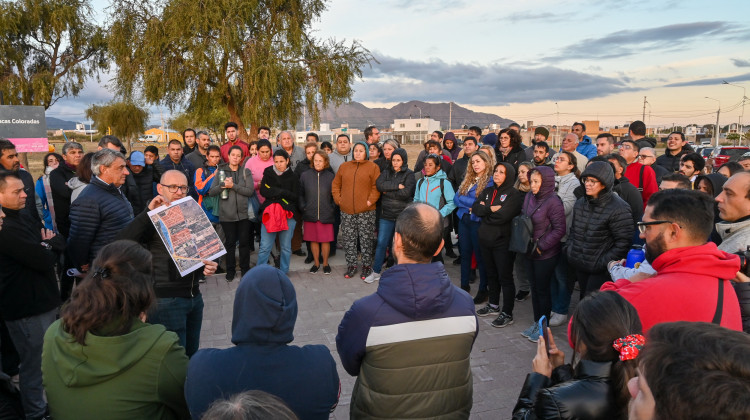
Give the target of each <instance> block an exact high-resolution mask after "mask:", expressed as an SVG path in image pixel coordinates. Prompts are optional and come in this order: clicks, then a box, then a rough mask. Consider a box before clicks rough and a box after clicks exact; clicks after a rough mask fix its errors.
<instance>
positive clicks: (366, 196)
mask: <svg viewBox="0 0 750 420" xmlns="http://www.w3.org/2000/svg"><path fill="white" fill-rule="evenodd" d="M379 176H380V168H378V165H376V164H374V163H372V162H370V161H369V160H363V161H356V160H355V161H349V162H344V163H342V164H341V166H340V167H339V171H338V172H336V177H335V178H333V185H332V187H331V190H332V192H333V201H335V202H336V204H337V205H338V206H339V207H340V208H341V211H343V212H344V213H346V214H359V213H364V212H366V211H372V210H375V203H377V202H378V199H379V198H380V191H378V188H377V187H376V186H375V182H376V181H377V180H378V177H379ZM368 201H369V202H370V205H369V206H368V205H367V202H368Z"/></svg>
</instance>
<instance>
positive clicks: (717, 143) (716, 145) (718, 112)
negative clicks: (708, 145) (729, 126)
mask: <svg viewBox="0 0 750 420" xmlns="http://www.w3.org/2000/svg"><path fill="white" fill-rule="evenodd" d="M706 99H710V100H712V101H716V102H718V103H719V109H718V110H716V130H714V131H716V137H715V138H714V147H719V114H721V101H720V100H718V99H716V98H710V97H708V96H706Z"/></svg>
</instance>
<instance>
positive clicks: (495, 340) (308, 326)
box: [201, 252, 571, 420]
mask: <svg viewBox="0 0 750 420" xmlns="http://www.w3.org/2000/svg"><path fill="white" fill-rule="evenodd" d="M343 254H344V253H343V252H338V253H337V255H336V256H335V257H334V258H332V259H331V262H330V265H331V267H332V269H333V273H332V274H331V275H324V274H322V272H320V273H318V274H310V273H309V271H308V270H309V267H310V266H309V265H305V264H304V257H298V256H294V255H293V256H292V261H291V269H290V273H289V278H290V279H291V280H292V283H293V284H294V287H295V289H296V291H297V302H298V305H299V313H298V315H297V324H296V326H295V329H294V342H293V344H296V345H300V346H302V345H305V344H323V345H325V346H327V347H328V348H329V349H330V350H331V353H332V354H333V357H334V359H335V360H336V363H337V365H338V373H339V378H340V379H341V399H340V401H339V405H338V408H337V409H336V411H335V412H334V413H333V414H332V415H331V418H332V419H348V418H349V401H350V400H351V392H352V388H353V387H354V381H355V378H354V377H351V376H349V374H348V373H346V371H345V370H344V369H343V367H342V366H341V363H340V360H339V357H338V353H337V352H336V332H337V330H338V325H339V322H340V321H341V319H342V318H343V316H344V313H345V312H346V311H347V310H348V309H349V307H350V306H351V305H352V303H353V302H354V301H355V300H357V299H359V298H361V297H363V296H366V295H368V294H371V293H373V292H375V290H376V289H377V283H373V284H365V283H363V282H362V281H361V280H359V278H358V277H357V278H355V279H345V278H344V272H345V271H346V263H345V261H344V255H343ZM256 258H257V252H253V253H252V255H251V261H252V262H253V263H254V262H255V260H256ZM447 263H448V265H447V266H446V267H447V270H448V273H449V274H450V276H451V279H452V281H453V283H454V284H455V285H459V284H460V273H459V267H458V266H454V265H452V264H451V262H450V260H447ZM238 284H239V277H237V278H236V279H235V280H234V281H233V282H231V283H227V282H226V281H225V280H224V275H223V274H221V275H215V276H212V277H211V278H209V279H208V280H207V281H206V283H205V284H204V285H203V286H202V287H201V290H202V292H203V299H204V301H205V309H204V314H203V330H202V332H201V348H204V347H218V348H224V347H229V346H231V345H232V344H231V342H230V339H231V336H232V332H231V329H232V306H233V304H234V291H235V289H236V288H237V285H238ZM477 285H478V282H477V283H475V284H473V285H472V292H475V291H476V287H477ZM513 315H514V318H515V323H514V324H513V325H510V326H508V327H506V328H493V327H492V326H490V322H491V321H492V320H493V318H492V317H484V318H482V317H480V318H479V335H478V336H477V339H476V342H475V343H474V348H473V350H472V353H471V366H472V373H473V377H474V406H473V408H472V415H471V418H473V419H493V420H494V419H502V418H510V417H511V413H512V410H513V406H514V405H515V403H516V399H517V398H518V393H519V392H520V390H521V386H522V385H523V381H524V379H525V378H526V374H527V373H528V372H530V370H531V360H532V359H533V357H534V354H535V352H536V344H535V343H531V342H530V341H529V340H527V339H526V338H524V337H523V336H521V335H520V332H521V331H522V330H524V329H526V328H527V327H528V326H529V325H531V323H532V312H531V300H530V299H527V300H526V301H524V302H520V303H519V302H516V308H515V310H514V314H513ZM553 333H554V335H555V339H556V340H557V342H558V343H566V342H567V341H566V338H565V337H566V332H565V327H556V328H553ZM562 348H563V349H564V351H565V353H566V360H570V355H571V350H570V348H569V347H568V346H567V345H565V346H564V347H562Z"/></svg>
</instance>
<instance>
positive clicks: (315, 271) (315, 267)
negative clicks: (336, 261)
mask: <svg viewBox="0 0 750 420" xmlns="http://www.w3.org/2000/svg"><path fill="white" fill-rule="evenodd" d="M318 270H320V266H319V265H314V266H312V267H310V274H315V273H317V272H318Z"/></svg>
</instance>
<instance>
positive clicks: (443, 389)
mask: <svg viewBox="0 0 750 420" xmlns="http://www.w3.org/2000/svg"><path fill="white" fill-rule="evenodd" d="M482 131H483V130H482V129H481V128H479V127H471V128H469V136H467V137H465V138H464V139H463V140H462V141H459V139H458V138H457V137H456V136H455V134H454V133H452V132H447V133H445V134H443V133H442V132H440V131H435V132H433V133H432V134H431V138H430V140H429V141H427V142H426V143H425V144H424V150H423V151H421V152H420V153H419V154H418V156H416V158H415V159H414V157H412V159H410V158H409V156H408V153H407V151H406V150H405V149H404V148H402V147H401V145H400V144H399V143H398V142H396V141H395V140H385V141H382V142H381V141H380V133H379V130H378V129H377V128H376V127H368V128H367V129H366V130H365V131H364V135H365V139H364V141H359V142H354V143H353V142H352V141H351V139H350V137H349V136H348V135H346V134H340V135H338V137H337V138H336V139H335V144H331V143H328V142H323V143H321V142H320V141H319V139H318V136H317V135H316V134H315V133H309V134H307V137H306V140H305V143H304V145H303V146H299V145H297V144H296V143H295V141H294V139H293V135H292V133H291V132H288V131H282V132H280V133H279V134H278V136H277V138H276V145H275V146H274V145H272V143H271V141H270V140H269V137H270V134H271V130H270V129H269V128H268V127H260V128H259V129H258V131H257V134H258V140H257V141H254V142H250V143H246V142H244V141H242V140H241V139H240V136H239V133H238V126H237V124H235V123H232V122H229V123H227V124H226V125H225V127H224V135H225V138H226V140H227V141H226V143H224V144H223V145H221V146H218V145H212V144H211V140H210V136H209V135H208V133H206V132H203V131H199V132H196V131H195V130H191V129H188V130H186V131H185V132H183V138H184V143H183V142H181V141H179V140H171V141H170V142H169V143H168V145H167V155H166V156H164V157H163V158H162V159H161V160H160V157H159V150H158V149H157V148H156V147H154V146H149V147H147V148H146V149H145V150H144V151H132V152H131V153H130V154H126V152H127V151H126V149H125V147H124V145H123V144H122V142H121V141H120V140H119V139H117V138H116V137H114V136H104V137H103V138H102V139H101V141H100V142H99V145H98V150H97V151H96V152H93V153H84V149H83V147H82V145H80V144H78V143H76V142H67V143H66V144H65V145H64V146H63V148H62V153H61V154H56V153H49V154H48V155H46V156H45V158H44V160H43V165H44V172H43V174H42V175H41V176H40V177H39V179H38V180H37V181H36V182H34V180H33V178H32V177H31V175H30V174H29V172H28V171H26V170H23V169H21V168H20V166H19V161H18V156H17V153H16V151H15V146H14V145H13V143H11V142H10V141H8V140H5V139H0V206H1V207H0V222H1V223H0V266H2V267H3V269H2V273H0V305H1V307H0V316H1V317H2V321H3V323H2V327H3V330H2V332H3V335H2V336H0V337H1V338H0V345H1V346H2V350H3V352H2V371H3V372H4V373H3V375H1V376H0V380H3V381H5V382H7V379H8V377H9V376H13V375H15V374H18V375H19V380H20V382H19V386H20V402H21V403H20V405H19V404H13V396H14V395H13V389H8V390H4V391H3V393H1V394H2V395H3V400H2V401H0V410H3V409H5V410H6V411H7V412H9V413H10V412H11V411H10V410H16V413H21V412H23V413H25V418H28V419H39V418H46V417H47V416H50V415H51V416H52V417H54V418H55V419H80V418H113V419H114V418H189V417H192V418H201V417H203V418H222V417H221V416H222V415H224V416H229V415H230V414H229V413H235V414H236V413H238V412H239V411H236V410H237V409H238V407H239V406H243V407H244V406H245V405H247V407H245V408H246V409H247V410H250V411H252V410H271V409H273V410H278V412H277V413H278V416H279V418H284V416H286V418H295V416H296V417H299V418H303V419H304V418H327V417H328V415H329V413H330V412H331V411H332V410H333V409H335V407H336V405H337V404H338V401H339V397H340V382H339V378H338V373H337V370H336V362H335V361H334V359H333V357H332V356H331V353H330V351H329V350H328V349H327V348H326V347H325V346H304V347H298V346H293V345H291V344H290V343H291V342H292V341H293V336H292V332H293V330H294V324H295V321H296V317H297V303H296V294H295V290H294V286H293V285H292V283H291V282H290V280H289V277H288V276H287V274H288V272H289V269H290V261H291V258H292V256H293V255H295V256H301V257H306V260H305V262H306V264H311V266H310V268H309V273H310V274H313V275H314V274H318V273H321V272H322V273H323V274H331V273H332V269H331V266H330V258H331V257H332V256H333V255H335V253H336V252H337V250H341V251H342V252H344V254H345V261H346V270H345V272H344V277H345V278H347V279H349V278H355V277H356V278H358V279H359V280H361V281H363V282H364V283H368V284H369V283H374V282H378V289H377V292H376V293H374V294H372V295H370V296H367V297H365V298H363V299H360V300H358V301H357V302H355V304H354V305H353V306H352V308H351V309H350V310H349V311H348V312H347V313H346V315H345V316H344V318H343V319H342V321H341V324H340V326H339V331H338V335H337V337H336V347H337V350H338V353H339V356H340V359H341V364H342V365H343V368H344V369H345V370H346V371H347V372H348V373H349V374H351V375H353V376H356V377H357V381H356V384H355V387H354V390H353V392H352V401H351V405H350V413H351V416H352V417H353V418H365V417H381V418H426V417H438V418H467V417H468V416H469V413H470V411H471V407H472V392H473V391H472V390H473V385H472V383H473V381H472V377H471V368H470V363H469V357H470V353H471V349H472V346H473V343H474V340H475V339H476V336H477V333H478V331H479V323H478V320H477V316H479V317H486V316H491V317H492V318H491V319H492V321H491V322H489V324H490V325H491V326H492V327H496V328H504V327H507V326H509V325H511V324H513V323H514V316H513V313H514V306H515V305H516V304H517V302H522V301H524V300H526V299H528V298H529V297H530V298H531V299H530V300H531V306H532V312H533V323H532V324H531V325H530V326H528V328H525V329H524V330H523V331H522V332H521V334H522V335H523V336H524V337H526V338H527V339H528V340H530V341H532V342H535V343H537V354H536V357H535V358H534V361H533V364H532V366H533V372H532V373H531V374H529V376H528V377H527V378H526V382H525V384H524V386H523V389H522V390H521V393H520V397H519V399H518V403H517V404H516V406H515V408H514V410H513V417H514V418H518V419H531V418H537V417H556V418H626V417H628V415H630V417H631V418H638V419H648V418H701V417H700V416H698V415H695V414H693V413H691V412H690V410H688V409H687V408H686V405H687V406H695V405H698V404H700V402H701V401H704V402H706V401H708V400H707V398H711V404H714V402H719V403H720V404H723V405H720V408H719V409H720V410H724V411H720V412H721V413H722V418H743V417H746V416H747V415H750V406H749V405H748V404H746V403H742V404H740V403H737V401H736V400H746V398H744V395H746V393H747V392H748V391H750V386H749V385H748V384H749V383H750V365H748V364H747V363H746V361H745V359H746V358H744V356H743V354H742V352H739V351H737V350H736V349H735V350H732V351H729V352H727V351H725V350H726V349H730V348H731V347H730V346H729V345H728V344H727V343H735V344H736V345H738V346H740V345H744V346H745V348H747V345H748V344H750V343H748V338H747V335H745V333H747V332H750V277H748V274H750V270H749V269H748V268H747V267H748V257H750V172H745V170H744V168H743V167H742V166H741V165H739V164H734V165H733V164H726V165H724V166H723V167H721V168H720V169H719V170H718V171H716V172H715V173H707V172H708V170H707V168H705V164H704V161H703V158H702V157H700V155H697V154H695V153H693V152H692V149H691V148H690V146H689V145H688V144H687V142H686V140H685V137H684V136H683V135H682V133H672V134H670V136H669V138H668V140H667V148H666V151H665V152H664V154H663V155H660V156H658V157H657V156H656V151H655V150H654V147H655V146H656V141H655V140H654V139H652V138H649V137H646V136H645V125H644V124H643V123H642V122H640V121H636V122H634V123H632V124H631V125H630V132H629V133H628V134H629V136H628V137H627V138H626V139H624V140H622V141H621V142H619V144H615V139H614V138H613V137H612V136H611V135H609V134H601V135H599V136H598V137H597V138H596V139H595V140H594V139H591V138H590V137H589V136H587V135H586V127H585V125H584V124H582V123H575V124H574V125H573V130H572V132H571V133H569V134H567V135H566V136H565V137H564V139H563V141H562V147H561V149H560V150H554V149H553V148H552V147H551V146H550V144H549V143H548V142H547V138H548V136H549V131H548V130H546V129H545V128H543V127H538V128H537V129H536V130H535V132H534V136H533V138H532V144H531V145H530V146H528V147H525V146H524V145H523V143H522V138H521V135H520V133H519V131H520V127H518V125H517V124H515V125H512V126H511V127H508V128H506V129H503V130H501V131H500V132H499V133H497V134H495V133H493V132H490V133H488V134H485V135H483V133H482ZM696 156H697V158H696ZM412 161H414V165H413V169H410V168H409V165H410V163H411V162H412ZM185 197H192V198H193V199H195V200H196V201H197V202H198V203H199V205H200V206H201V208H202V209H203V210H204V212H205V214H206V217H207V218H208V219H209V221H210V222H211V223H212V224H213V226H214V227H215V229H216V231H217V233H218V234H219V236H220V237H221V238H222V241H223V242H224V246H225V248H226V250H227V254H226V257H225V258H224V259H223V261H208V260H204V261H203V262H202V263H203V268H202V269H199V270H197V271H194V272H191V273H189V274H188V275H186V276H182V275H181V274H180V272H179V270H178V269H177V267H176V265H175V264H174V262H173V261H172V260H171V257H170V254H169V252H168V250H167V248H166V246H165V245H164V243H163V242H162V240H161V238H160V236H159V235H158V234H157V232H156V230H155V228H154V226H153V224H152V223H151V221H150V219H149V217H148V212H149V211H150V210H154V209H156V208H158V207H160V206H163V205H169V204H170V203H172V202H174V201H176V200H179V199H182V198H185ZM519 227H520V228H519ZM519 229H527V233H526V235H527V236H528V238H527V239H526V238H525V237H524V238H525V239H524V242H523V243H522V244H521V245H520V246H521V248H522V249H518V247H519V245H518V235H519V232H520V230H519ZM453 237H457V242H456V243H454V241H453ZM256 243H258V246H257V264H256V266H255V268H252V267H251V258H250V257H251V253H253V252H255V251H256V245H255V244H256ZM303 245H304V246H305V250H303ZM456 246H457V250H454V248H455V247H456ZM641 249H642V250H643V251H644V255H645V260H644V261H642V262H640V263H638V264H636V266H634V267H633V266H627V267H626V266H625V263H626V257H627V256H628V254H629V251H631V250H641ZM737 254H738V255H737ZM445 264H454V265H457V266H460V279H457V281H458V283H459V285H460V286H459V287H454V286H453V285H452V283H451V279H450V278H449V276H448V274H447V272H446V269H445ZM222 271H223V274H224V277H225V279H226V281H233V280H234V279H235V278H236V277H237V274H239V275H240V277H241V279H242V280H241V282H240V285H239V287H238V289H237V292H236V295H235V304H234V317H233V318H234V319H233V323H232V343H233V344H234V347H231V348H229V349H223V350H219V349H203V350H199V343H200V331H201V327H202V322H203V310H204V302H203V298H202V295H201V291H200V284H201V283H202V282H204V281H205V278H206V276H210V275H213V274H216V273H217V272H219V273H221V272H222ZM238 271H239V273H238ZM477 278H478V280H479V281H478V284H477V285H476V290H475V293H474V294H473V295H472V294H471V293H472V284H476V280H477ZM58 282H59V287H58ZM576 290H578V291H579V298H580V302H579V303H578V304H577V305H575V307H574V308H573V309H574V310H573V312H572V313H570V310H571V299H572V294H573V293H574V292H575V291H576ZM501 299H502V300H501ZM58 318H59V319H58ZM566 324H567V325H568V341H569V345H570V347H571V349H572V350H573V357H572V358H571V362H570V363H569V364H566V363H565V358H564V352H563V350H562V346H561V345H560V346H559V345H558V343H555V342H554V339H553V337H552V335H551V334H550V332H551V330H549V329H547V328H548V327H546V325H548V326H549V327H556V326H561V325H566ZM712 324H713V325H712ZM743 330H744V333H743V332H742V331H743ZM696 336H699V337H703V338H705V339H706V340H713V341H717V342H713V341H711V343H709V344H706V345H704V344H705V343H703V342H701V341H699V340H698V339H696V338H695V337H696ZM703 338H702V339H703ZM719 341H720V342H719ZM676 343H680V346H677V344H676ZM688 349H689V350H688ZM688 351H692V352H694V353H695V354H699V355H704V357H705V358H719V359H721V360H722V362H712V363H707V362H705V360H700V358H696V357H695V354H693V355H689V354H688V353H687V352H688ZM640 353H642V354H640ZM676 354H683V355H684V356H682V357H678V356H677V355H676ZM660 359H665V360H666V361H665V362H663V363H667V364H670V366H674V368H672V369H676V368H678V367H679V369H682V370H684V371H685V372H690V374H693V375H697V376H702V375H706V374H707V372H708V371H711V372H712V374H713V379H712V380H711V381H706V383H708V382H711V386H709V385H706V384H701V386H699V387H698V389H699V390H700V393H699V391H694V390H689V392H688V391H685V392H684V393H683V394H680V396H679V401H677V399H676V398H675V396H674V395H672V393H674V392H678V391H683V390H685V389H686V387H687V386H688V385H689V383H690V382H692V381H691V380H690V379H688V378H687V377H682V379H681V380H680V378H674V377H673V376H674V375H673V372H674V371H673V370H670V369H667V368H665V367H663V366H662V365H661V363H662V362H661V361H659V360H660ZM6 374H7V375H6ZM646 375H648V376H646ZM646 377H648V383H647V382H646ZM684 382H688V383H684ZM714 388H716V389H722V390H725V391H726V392H723V393H722V394H721V395H720V394H719V393H718V391H716V390H714ZM253 390H255V392H258V391H264V392H265V393H264V392H260V393H255V394H253V393H252V392H253ZM248 391H250V392H251V393H249V394H248V393H247V392H248ZM266 393H268V394H270V395H268V394H266ZM45 395H46V398H45ZM230 396H234V397H233V398H232V399H231V400H230V401H222V400H224V399H226V398H228V397H230ZM259 401H260V402H259ZM6 402H7V403H6ZM253 407H254V408H253ZM245 408H243V410H244V409H245ZM284 410H286V411H284ZM701 410H704V411H701ZM705 410H707V408H706V407H697V408H695V411H694V412H695V413H703V412H706V413H708V412H707V411H705ZM714 410H716V407H714ZM275 412H276V411H275ZM222 413H224V414H222ZM686 413H688V414H686ZM19 416H20V414H19ZM8 418H13V417H11V416H9V417H8ZM223 418H235V417H223Z"/></svg>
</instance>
